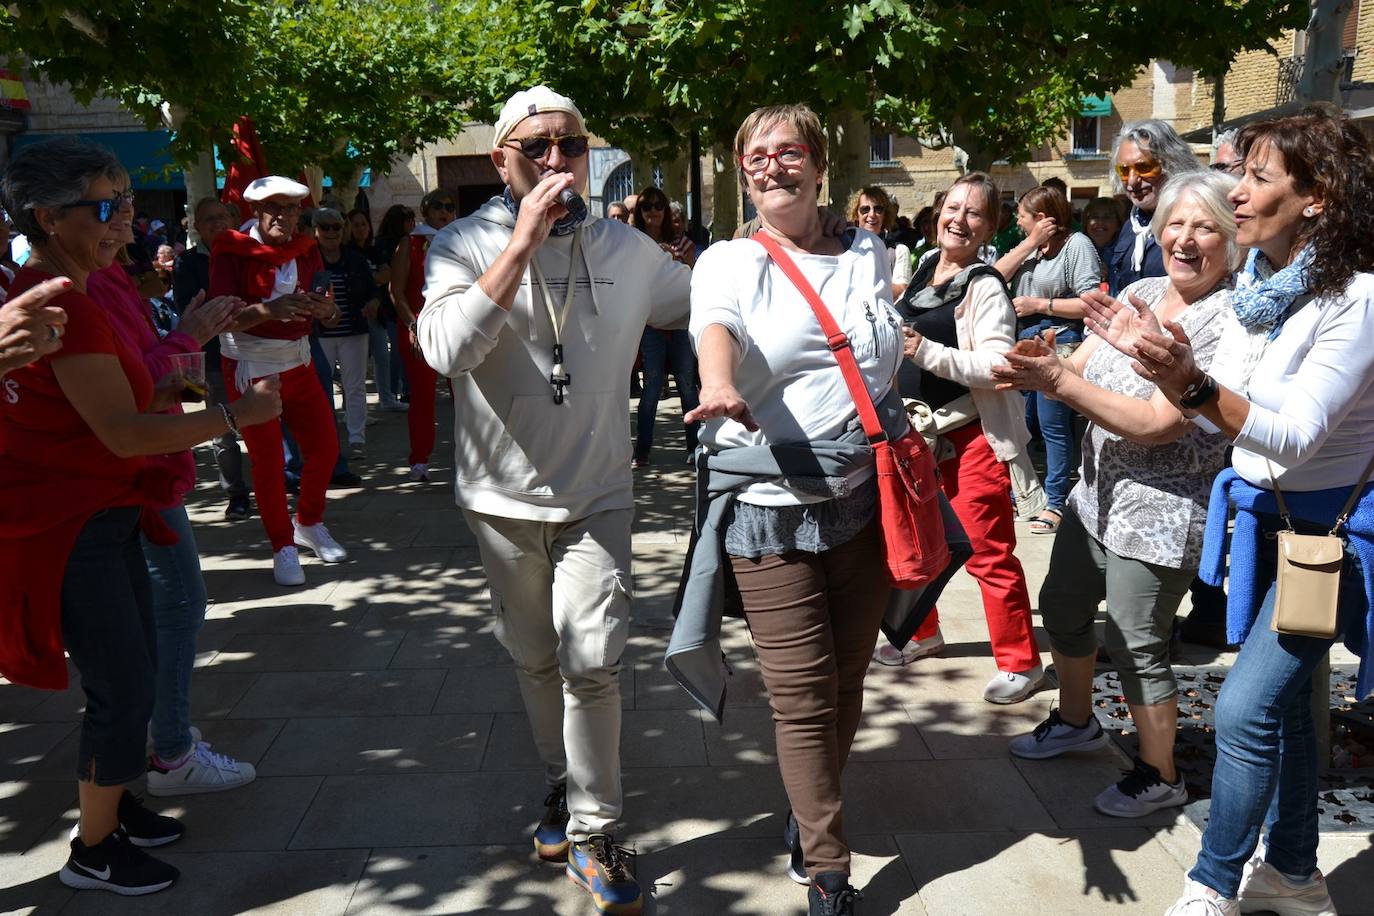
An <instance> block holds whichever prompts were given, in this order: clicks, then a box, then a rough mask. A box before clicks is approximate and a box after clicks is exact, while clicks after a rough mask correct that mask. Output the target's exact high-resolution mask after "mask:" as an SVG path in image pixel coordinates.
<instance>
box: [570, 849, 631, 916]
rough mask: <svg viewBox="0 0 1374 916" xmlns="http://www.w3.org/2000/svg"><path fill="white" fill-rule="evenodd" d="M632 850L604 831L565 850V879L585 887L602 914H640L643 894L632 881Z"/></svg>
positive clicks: (609, 915) (597, 909)
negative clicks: (616, 843)
mask: <svg viewBox="0 0 1374 916" xmlns="http://www.w3.org/2000/svg"><path fill="white" fill-rule="evenodd" d="M634 857H635V856H634V853H633V852H630V851H629V850H628V849H626V848H624V847H623V846H617V845H615V841H614V839H613V838H612V837H610V836H609V835H608V834H605V833H593V834H592V835H591V836H589V837H587V841H586V842H585V843H573V844H572V846H571V847H570V848H569V849H568V878H569V879H570V880H571V881H572V882H573V883H574V884H579V885H581V886H582V887H584V888H586V890H587V892H588V893H590V894H591V895H592V902H593V903H594V904H596V911H597V912H598V913H601V914H602V916H639V912H640V910H641V909H643V907H644V893H643V891H641V890H640V889H639V882H638V881H636V880H635V873H634Z"/></svg>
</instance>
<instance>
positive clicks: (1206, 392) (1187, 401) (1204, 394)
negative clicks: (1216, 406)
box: [1178, 372, 1221, 410]
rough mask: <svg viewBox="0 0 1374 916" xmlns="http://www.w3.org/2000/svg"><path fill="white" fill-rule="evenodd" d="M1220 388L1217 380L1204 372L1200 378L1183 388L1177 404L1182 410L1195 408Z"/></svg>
mask: <svg viewBox="0 0 1374 916" xmlns="http://www.w3.org/2000/svg"><path fill="white" fill-rule="evenodd" d="M1220 390H1221V389H1220V388H1219V386H1218V385H1217V380H1216V379H1214V378H1212V377H1211V376H1210V375H1208V374H1207V373H1205V372H1204V373H1203V374H1202V378H1200V379H1198V380H1197V381H1196V382H1193V383H1192V384H1191V385H1189V386H1188V387H1187V388H1185V389H1184V390H1183V396H1182V397H1180V398H1179V399H1178V406H1180V407H1182V408H1183V409H1184V410H1197V409H1198V408H1199V407H1201V406H1202V405H1203V404H1206V403H1207V402H1208V401H1210V400H1212V399H1213V398H1215V397H1216V396H1217V393H1218V392H1219V391H1220Z"/></svg>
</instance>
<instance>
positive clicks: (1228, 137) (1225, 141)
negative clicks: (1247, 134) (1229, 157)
mask: <svg viewBox="0 0 1374 916" xmlns="http://www.w3.org/2000/svg"><path fill="white" fill-rule="evenodd" d="M1239 135H1240V129H1239V128H1235V127H1233V128H1231V129H1230V130H1223V131H1222V132H1221V133H1219V134H1217V135H1216V136H1215V137H1213V138H1212V161H1213V162H1216V161H1217V153H1218V152H1219V151H1220V150H1221V148H1222V147H1223V146H1230V147H1231V149H1235V148H1236V137H1237V136H1239Z"/></svg>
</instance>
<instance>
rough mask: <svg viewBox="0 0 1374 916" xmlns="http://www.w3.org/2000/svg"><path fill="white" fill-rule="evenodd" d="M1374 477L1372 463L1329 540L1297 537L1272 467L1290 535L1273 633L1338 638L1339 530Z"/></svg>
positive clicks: (1282, 556) (1285, 535)
mask: <svg viewBox="0 0 1374 916" xmlns="http://www.w3.org/2000/svg"><path fill="white" fill-rule="evenodd" d="M1371 472H1374V459H1371V460H1370V463H1369V466H1368V467H1366V468H1365V469H1364V477H1363V478H1362V479H1361V480H1360V482H1359V483H1357V484H1356V485H1355V489H1354V491H1352V492H1351V494H1350V498H1349V499H1348V500H1346V503H1345V508H1344V509H1342V510H1341V514H1340V515H1338V516H1337V517H1336V522H1335V524H1334V525H1332V526H1331V531H1330V532H1329V533H1327V534H1298V533H1297V532H1296V531H1294V530H1293V518H1292V516H1291V515H1289V513H1288V505H1287V503H1286V502H1285V501H1284V498H1283V491H1282V490H1280V489H1279V483H1278V480H1277V479H1276V478H1277V475H1275V474H1274V466H1273V465H1272V464H1271V465H1269V479H1270V480H1271V481H1272V482H1273V484H1274V498H1275V499H1276V500H1278V504H1279V515H1281V516H1282V517H1283V522H1284V524H1285V525H1287V526H1288V527H1287V529H1285V530H1283V531H1280V532H1279V536H1278V548H1279V549H1278V578H1277V588H1276V591H1275V594H1274V614H1273V617H1271V618H1270V621H1269V627H1270V629H1272V630H1273V631H1274V632H1275V633H1287V634H1290V635H1293V636H1312V637H1315V638H1317V639H1331V638H1333V637H1334V636H1335V635H1336V628H1337V623H1338V621H1337V617H1338V612H1339V603H1340V591H1341V567H1342V566H1343V565H1344V564H1345V538H1344V537H1342V536H1341V529H1342V528H1343V527H1345V523H1346V522H1347V521H1348V520H1349V518H1350V512H1351V510H1353V509H1354V508H1355V502H1356V500H1358V499H1359V498H1360V491H1361V490H1363V489H1364V485H1365V484H1366V483H1367V482H1368V481H1369V475H1370V473H1371Z"/></svg>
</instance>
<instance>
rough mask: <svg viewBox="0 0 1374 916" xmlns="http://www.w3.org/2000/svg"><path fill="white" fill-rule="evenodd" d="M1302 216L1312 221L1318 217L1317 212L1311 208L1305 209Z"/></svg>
mask: <svg viewBox="0 0 1374 916" xmlns="http://www.w3.org/2000/svg"><path fill="white" fill-rule="evenodd" d="M1302 215H1303V216H1305V217H1307V218H1308V219H1311V218H1312V217H1314V216H1316V215H1317V211H1316V210H1313V209H1312V208H1311V207H1303V208H1302Z"/></svg>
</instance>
